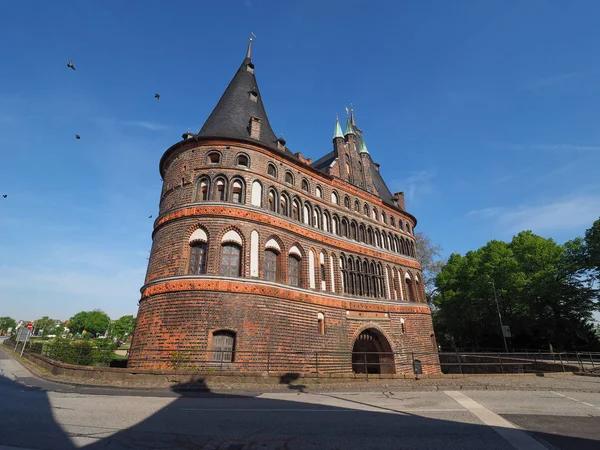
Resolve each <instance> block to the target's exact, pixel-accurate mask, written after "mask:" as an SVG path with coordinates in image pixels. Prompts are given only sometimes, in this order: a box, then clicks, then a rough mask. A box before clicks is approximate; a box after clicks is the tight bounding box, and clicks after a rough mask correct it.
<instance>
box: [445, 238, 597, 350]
mask: <svg viewBox="0 0 600 450" xmlns="http://www.w3.org/2000/svg"><path fill="white" fill-rule="evenodd" d="M581 245H582V243H581V241H571V242H569V243H567V244H565V245H559V244H557V243H556V242H554V241H553V240H552V239H545V238H543V237H540V236H537V235H535V234H533V233H532V232H531V231H523V232H521V233H519V234H518V235H517V236H515V237H514V238H513V239H512V241H511V242H510V243H505V242H501V241H491V242H488V243H487V244H486V245H485V246H483V247H482V248H480V249H478V250H475V251H471V252H468V253H467V254H466V255H465V256H461V255H457V254H453V255H451V256H450V259H449V260H448V263H447V264H446V266H444V268H443V269H442V270H441V272H440V273H439V275H438V276H437V278H436V287H437V289H438V293H437V294H436V296H435V298H434V303H435V305H436V307H437V308H436V310H435V311H434V327H435V329H436V332H437V333H438V335H439V336H438V339H439V341H440V342H441V343H442V345H444V346H457V347H461V348H476V349H484V348H501V347H502V336H501V333H500V325H499V319H498V312H497V308H496V304H495V301H494V287H495V288H496V296H497V299H498V304H499V309H500V312H501V314H502V318H503V322H504V325H509V326H510V327H511V331H512V334H513V338H512V340H511V341H512V342H511V343H512V346H513V347H514V348H542V347H545V348H548V347H550V348H555V347H558V348H562V349H564V348H599V346H600V342H599V341H598V339H597V337H596V335H595V333H594V330H593V326H592V325H591V318H592V313H593V311H594V310H595V309H597V307H598V304H597V291H595V290H594V288H593V286H591V285H590V284H589V283H588V282H586V280H585V277H582V276H581V266H580V265H579V264H578V263H577V261H578V256H577V255H579V254H580V253H581Z"/></svg>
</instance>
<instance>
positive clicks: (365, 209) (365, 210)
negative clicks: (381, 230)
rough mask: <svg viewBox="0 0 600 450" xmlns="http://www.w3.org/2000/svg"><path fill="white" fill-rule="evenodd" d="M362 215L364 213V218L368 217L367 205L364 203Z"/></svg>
mask: <svg viewBox="0 0 600 450" xmlns="http://www.w3.org/2000/svg"><path fill="white" fill-rule="evenodd" d="M363 213H364V215H365V216H368V215H369V205H367V204H366V203H365V205H364V206H363Z"/></svg>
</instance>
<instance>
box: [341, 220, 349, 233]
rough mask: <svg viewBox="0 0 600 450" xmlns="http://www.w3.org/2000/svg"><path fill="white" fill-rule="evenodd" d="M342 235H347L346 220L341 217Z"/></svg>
mask: <svg viewBox="0 0 600 450" xmlns="http://www.w3.org/2000/svg"><path fill="white" fill-rule="evenodd" d="M341 234H342V236H344V237H346V238H347V237H348V221H347V220H346V218H345V217H344V218H343V219H342V231H341Z"/></svg>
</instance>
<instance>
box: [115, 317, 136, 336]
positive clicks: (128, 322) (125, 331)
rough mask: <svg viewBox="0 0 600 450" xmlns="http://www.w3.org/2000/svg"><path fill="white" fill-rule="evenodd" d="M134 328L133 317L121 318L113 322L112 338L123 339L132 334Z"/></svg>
mask: <svg viewBox="0 0 600 450" xmlns="http://www.w3.org/2000/svg"><path fill="white" fill-rule="evenodd" d="M134 328H135V317H133V316H123V317H120V318H119V319H117V320H115V321H114V322H113V326H112V336H113V337H115V338H117V339H125V338H126V337H127V336H131V335H132V334H133V330H134Z"/></svg>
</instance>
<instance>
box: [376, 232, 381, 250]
mask: <svg viewBox="0 0 600 450" xmlns="http://www.w3.org/2000/svg"><path fill="white" fill-rule="evenodd" d="M375 245H376V246H377V247H379V248H381V234H380V233H379V230H375Z"/></svg>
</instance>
